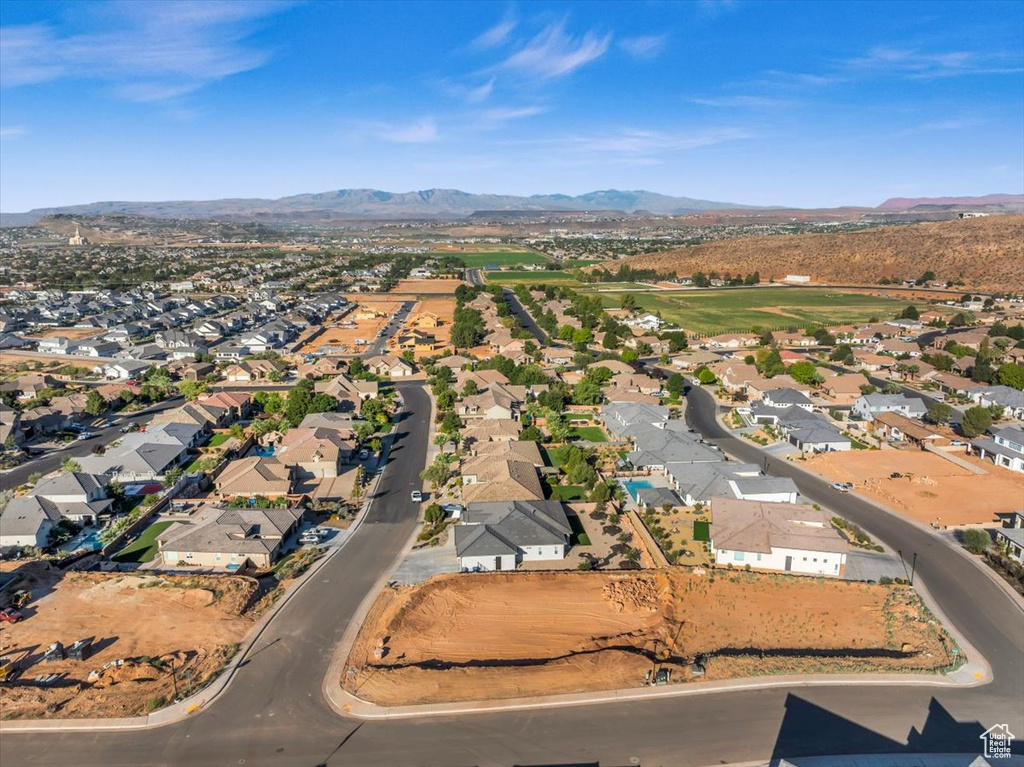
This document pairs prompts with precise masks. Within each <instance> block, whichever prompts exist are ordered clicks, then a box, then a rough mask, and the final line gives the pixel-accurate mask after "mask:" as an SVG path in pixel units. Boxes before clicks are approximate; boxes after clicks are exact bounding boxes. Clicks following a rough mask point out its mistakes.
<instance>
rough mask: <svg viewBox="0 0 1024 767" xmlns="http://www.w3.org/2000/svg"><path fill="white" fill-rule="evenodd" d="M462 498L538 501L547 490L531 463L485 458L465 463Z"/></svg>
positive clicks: (472, 500)
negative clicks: (542, 485) (544, 488)
mask: <svg viewBox="0 0 1024 767" xmlns="http://www.w3.org/2000/svg"><path fill="white" fill-rule="evenodd" d="M462 497H463V499H464V500H466V501H467V502H483V501H539V500H543V498H544V490H543V488H542V487H541V485H540V478H539V477H538V476H537V469H536V468H535V467H534V465H533V464H532V463H529V462H527V461H520V460H519V459H518V458H513V457H506V458H500V459H495V458H493V457H492V456H489V455H482V456H476V457H474V458H469V459H468V460H466V461H465V462H464V463H463V464H462Z"/></svg>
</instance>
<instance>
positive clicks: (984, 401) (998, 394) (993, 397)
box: [967, 386, 1024, 421]
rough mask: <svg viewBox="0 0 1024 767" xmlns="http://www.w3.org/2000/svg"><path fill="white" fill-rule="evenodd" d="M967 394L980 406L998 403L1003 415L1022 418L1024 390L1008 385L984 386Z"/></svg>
mask: <svg viewBox="0 0 1024 767" xmlns="http://www.w3.org/2000/svg"><path fill="white" fill-rule="evenodd" d="M967 396H968V397H969V398H970V399H971V400H972V401H974V402H977V403H978V404H979V405H981V406H982V407H992V406H993V405H998V406H999V407H1001V408H1002V409H1003V416H1004V417H1007V418H1013V419H1014V420H1017V421H1020V420H1024V391H1020V390H1019V389H1013V388H1010V387H1009V386H986V387H984V388H976V389H972V390H971V391H969V392H967Z"/></svg>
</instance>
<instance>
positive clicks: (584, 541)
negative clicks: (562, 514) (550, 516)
mask: <svg viewBox="0 0 1024 767" xmlns="http://www.w3.org/2000/svg"><path fill="white" fill-rule="evenodd" d="M567 516H568V518H569V526H570V527H572V537H571V538H569V545H570V546H589V545H590V536H589V535H587V533H586V532H585V531H584V529H583V523H582V522H580V519H579V517H577V516H576V515H575V514H570V515H567Z"/></svg>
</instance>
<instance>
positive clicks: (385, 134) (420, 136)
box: [377, 117, 439, 144]
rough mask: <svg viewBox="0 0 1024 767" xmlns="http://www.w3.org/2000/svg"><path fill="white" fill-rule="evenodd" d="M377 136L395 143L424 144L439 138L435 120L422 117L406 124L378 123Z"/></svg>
mask: <svg viewBox="0 0 1024 767" xmlns="http://www.w3.org/2000/svg"><path fill="white" fill-rule="evenodd" d="M377 137H378V138H380V139H383V140H384V141H390V142H392V143H395V144H426V143H429V142H431V141H436V140H437V139H438V138H439V134H438V130H437V121H436V120H435V119H434V118H433V117H423V118H421V119H419V120H416V121H415V122H412V123H409V124H407V125H383V124H381V125H379V127H378V130H377Z"/></svg>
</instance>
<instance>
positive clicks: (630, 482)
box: [622, 479, 654, 503]
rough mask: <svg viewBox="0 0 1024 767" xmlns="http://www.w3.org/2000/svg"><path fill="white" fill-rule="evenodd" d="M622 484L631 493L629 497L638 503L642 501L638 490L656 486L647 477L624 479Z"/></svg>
mask: <svg viewBox="0 0 1024 767" xmlns="http://www.w3.org/2000/svg"><path fill="white" fill-rule="evenodd" d="M622 486H623V487H624V488H626V492H627V493H629V497H630V498H632V499H633V500H634V501H636V502H637V503H639V502H640V499H639V497H638V496H637V490H643V489H645V488H648V487H654V485H652V484H651V483H650V482H648V481H647V480H646V479H624V480H622Z"/></svg>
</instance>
